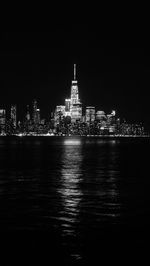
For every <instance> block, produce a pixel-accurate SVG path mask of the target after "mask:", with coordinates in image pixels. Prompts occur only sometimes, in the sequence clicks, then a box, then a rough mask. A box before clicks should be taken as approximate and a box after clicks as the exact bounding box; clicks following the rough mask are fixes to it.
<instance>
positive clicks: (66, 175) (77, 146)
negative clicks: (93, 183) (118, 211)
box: [58, 139, 83, 234]
mask: <svg viewBox="0 0 150 266" xmlns="http://www.w3.org/2000/svg"><path fill="white" fill-rule="evenodd" d="M82 159H83V154H82V142H81V140H79V139H72V140H70V139H68V140H64V142H63V152H62V157H61V177H60V179H61V181H60V182H61V187H60V188H59V190H58V192H59V193H60V196H61V199H62V207H63V208H62V210H61V213H60V219H61V221H62V224H61V225H62V228H63V233H65V234H66V233H67V234H73V233H75V232H74V227H73V225H74V224H75V223H76V222H77V220H78V219H77V217H78V215H79V204H80V201H81V198H82V194H83V193H82V191H81V188H80V183H81V181H82V169H81V164H82Z"/></svg>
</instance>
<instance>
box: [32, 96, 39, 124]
mask: <svg viewBox="0 0 150 266" xmlns="http://www.w3.org/2000/svg"><path fill="white" fill-rule="evenodd" d="M33 124H34V126H38V125H39V124H40V109H39V108H38V107H37V100H34V101H33Z"/></svg>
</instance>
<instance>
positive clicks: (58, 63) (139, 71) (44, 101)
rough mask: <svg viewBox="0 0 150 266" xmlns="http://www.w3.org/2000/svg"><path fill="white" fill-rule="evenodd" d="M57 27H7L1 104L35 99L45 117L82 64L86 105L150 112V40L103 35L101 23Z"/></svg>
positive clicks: (0, 49) (126, 113) (136, 116)
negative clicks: (22, 29) (20, 29)
mask: <svg viewBox="0 0 150 266" xmlns="http://www.w3.org/2000/svg"><path fill="white" fill-rule="evenodd" d="M75 26H76V27H75V29H76V31H74V26H72V27H70V28H67V27H65V26H64V25H59V26H56V28H55V30H53V31H52V32H4V33H2V35H1V44H0V88H1V98H0V104H1V106H6V107H7V106H10V104H11V103H16V104H17V105H18V109H20V111H19V114H20V115H21V112H22V107H23V106H24V108H25V106H26V104H27V103H31V102H32V100H33V99H34V98H36V99H37V100H38V101H39V102H40V106H41V110H42V113H43V116H44V117H45V116H46V115H47V113H49V106H52V109H53V108H54V107H55V106H56V105H57V103H59V102H62V101H63V98H64V95H66V94H67V93H68V88H69V86H70V80H71V79H72V71H71V70H72V69H71V66H72V65H73V64H74V63H76V64H77V65H78V73H79V74H78V81H79V84H80V95H81V99H83V101H82V103H83V105H85V106H87V105H90V104H91V105H94V106H96V107H97V108H98V107H99V106H101V108H102V109H103V110H104V109H105V110H106V112H110V111H111V109H116V110H118V112H119V113H120V115H121V116H122V117H124V118H127V120H130V119H131V121H134V120H135V121H137V120H139V121H144V122H145V123H146V124H147V125H150V121H149V116H148V112H149V109H148V104H149V102H148V90H149V87H150V79H149V52H148V43H147V44H146V43H144V39H143V41H142V42H136V40H134V39H129V38H124V39H121V38H115V36H114V37H113V38H110V37H109V36H108V38H103V37H102V36H101V35H100V29H99V28H98V27H95V28H92V27H90V26H89V25H88V24H85V25H84V24H83V25H75Z"/></svg>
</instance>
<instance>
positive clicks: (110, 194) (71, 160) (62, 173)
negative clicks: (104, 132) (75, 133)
mask: <svg viewBox="0 0 150 266" xmlns="http://www.w3.org/2000/svg"><path fill="white" fill-rule="evenodd" d="M149 156H150V140H149V139H120V140H119V139H114V140H113V139H112V140H111V139H98V138H78V137H76V138H65V137H62V138H61V137H56V138H55V137H39V138H38V137H27V138H7V137H2V138H0V265H55V264H57V263H59V265H82V264H84V265H87V264H88V265H106V264H107V262H109V265H110V263H111V264H114V263H115V264H118V265H122V264H123V262H126V263H130V262H131V260H132V262H135V261H139V260H141V261H142V262H143V263H144V260H146V259H147V258H148V257H149V248H150V234H149V233H150V230H149V229H150V157H149Z"/></svg>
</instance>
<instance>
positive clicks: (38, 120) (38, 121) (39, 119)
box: [36, 108, 41, 124]
mask: <svg viewBox="0 0 150 266" xmlns="http://www.w3.org/2000/svg"><path fill="white" fill-rule="evenodd" d="M36 112H37V123H38V124H40V121H41V118H40V109H39V108H38V109H37V110H36Z"/></svg>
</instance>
